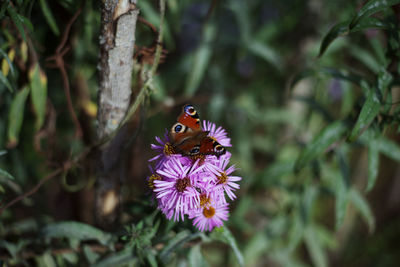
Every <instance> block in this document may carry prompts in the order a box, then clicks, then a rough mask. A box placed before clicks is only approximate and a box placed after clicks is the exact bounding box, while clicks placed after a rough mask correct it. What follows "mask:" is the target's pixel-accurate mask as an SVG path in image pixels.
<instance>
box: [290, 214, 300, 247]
mask: <svg viewBox="0 0 400 267" xmlns="http://www.w3.org/2000/svg"><path fill="white" fill-rule="evenodd" d="M303 233H304V223H303V220H302V218H301V216H299V215H297V214H293V216H292V220H290V228H289V244H288V250H289V251H295V250H296V248H297V246H298V245H299V244H300V242H301V240H302V238H303Z"/></svg>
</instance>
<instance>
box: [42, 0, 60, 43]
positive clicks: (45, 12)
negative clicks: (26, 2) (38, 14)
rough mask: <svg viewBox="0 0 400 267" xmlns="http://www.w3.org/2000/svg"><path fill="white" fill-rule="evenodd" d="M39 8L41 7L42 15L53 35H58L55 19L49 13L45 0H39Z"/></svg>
mask: <svg viewBox="0 0 400 267" xmlns="http://www.w3.org/2000/svg"><path fill="white" fill-rule="evenodd" d="M39 2H40V8H41V9H42V12H43V15H44V17H45V18H46V21H47V23H48V24H49V26H50V28H51V30H52V31H53V33H54V34H55V35H57V36H58V35H59V34H60V31H59V29H58V27H57V23H56V20H55V19H54V16H53V13H51V9H50V8H49V6H48V4H47V2H46V0H39Z"/></svg>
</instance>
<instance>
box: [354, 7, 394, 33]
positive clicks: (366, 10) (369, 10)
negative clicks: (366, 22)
mask: <svg viewBox="0 0 400 267" xmlns="http://www.w3.org/2000/svg"><path fill="white" fill-rule="evenodd" d="M398 3H400V1H399V0H371V1H369V2H368V3H366V4H365V5H364V6H363V7H362V8H361V9H360V11H358V13H357V15H356V16H355V17H354V18H353V19H352V20H351V22H350V29H351V28H354V27H356V25H357V24H358V23H359V21H360V20H361V19H362V18H363V17H368V16H371V15H372V14H375V13H377V12H379V11H382V10H384V9H386V8H388V7H390V6H393V5H396V4H398Z"/></svg>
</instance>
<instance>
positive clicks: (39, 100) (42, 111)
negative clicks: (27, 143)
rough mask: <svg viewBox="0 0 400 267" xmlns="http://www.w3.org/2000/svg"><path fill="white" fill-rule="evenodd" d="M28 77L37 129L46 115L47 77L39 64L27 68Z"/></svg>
mask: <svg viewBox="0 0 400 267" xmlns="http://www.w3.org/2000/svg"><path fill="white" fill-rule="evenodd" d="M29 79H30V87H31V90H32V94H31V98H32V103H33V108H34V110H35V113H36V130H39V129H40V128H41V127H42V125H43V122H44V118H45V116H46V101H47V77H46V74H45V73H44V72H43V71H42V70H41V69H40V67H39V64H36V65H35V66H33V67H32V68H31V69H30V70H29Z"/></svg>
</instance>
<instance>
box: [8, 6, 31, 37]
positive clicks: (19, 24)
mask: <svg viewBox="0 0 400 267" xmlns="http://www.w3.org/2000/svg"><path fill="white" fill-rule="evenodd" d="M7 12H8V14H9V15H10V17H11V20H12V21H13V22H14V24H15V26H16V27H17V29H18V31H19V33H20V34H21V36H22V38H23V39H24V41H25V42H26V35H25V30H24V25H23V22H24V20H23V19H22V16H21V15H19V14H17V12H16V11H15V9H14V7H13V6H12V5H8V6H7Z"/></svg>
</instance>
